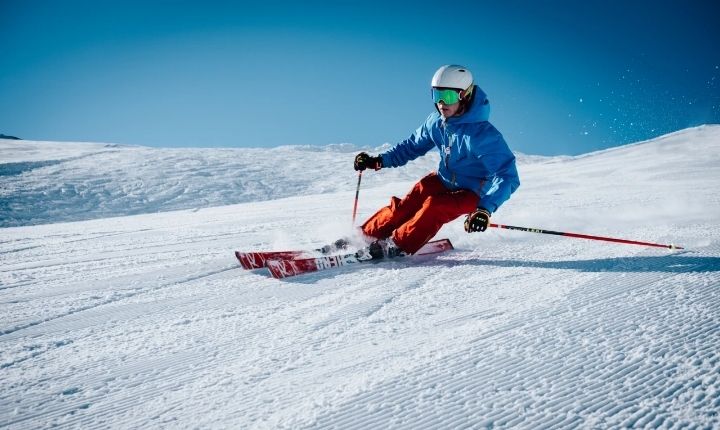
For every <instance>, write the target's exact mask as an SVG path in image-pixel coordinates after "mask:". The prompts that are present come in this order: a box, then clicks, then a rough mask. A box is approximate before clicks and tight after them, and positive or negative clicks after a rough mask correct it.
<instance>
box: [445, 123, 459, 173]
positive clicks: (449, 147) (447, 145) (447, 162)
mask: <svg viewBox="0 0 720 430" xmlns="http://www.w3.org/2000/svg"><path fill="white" fill-rule="evenodd" d="M442 127H443V141H444V142H443V143H445V145H444V149H445V168H446V169H447V170H448V172H450V173H451V174H452V178H451V179H450V183H451V184H452V185H453V186H455V187H456V186H457V184H456V183H455V172H454V171H452V170H450V151H451V150H452V144H453V141H452V136H450V137H448V135H447V124H446V123H445V122H443V124H442ZM448 140H449V141H450V143H448Z"/></svg>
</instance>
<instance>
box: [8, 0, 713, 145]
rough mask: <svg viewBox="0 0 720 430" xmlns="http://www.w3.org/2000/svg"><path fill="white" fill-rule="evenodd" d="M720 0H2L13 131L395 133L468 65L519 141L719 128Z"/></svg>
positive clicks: (170, 135) (612, 139)
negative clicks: (440, 71)
mask: <svg viewBox="0 0 720 430" xmlns="http://www.w3.org/2000/svg"><path fill="white" fill-rule="evenodd" d="M261 3H262V4H261ZM498 3H502V4H498ZM717 4H718V3H717V2H709V1H695V0H690V1H685V2H680V1H664V0H659V1H644V2H639V1H632V0H630V1H622V2H621V1H609V2H608V1H602V2H601V1H597V2H595V1H590V2H579V1H552V0H551V1H548V2H526V1H504V2H491V1H473V2H463V1H457V2H437V1H435V2H423V1H415V2H388V1H386V2H373V1H357V2H350V1H339V2H318V1H312V0H311V1H303V2H296V1H287V2H284V1H268V2H226V1H147V2H141V1H134V0H125V1H75V0H66V1H16V0H0V133H4V134H9V135H16V136H19V137H22V138H25V139H32V140H68V141H97V142H113V143H124V144H136V145H146V146H163V147H166V146H172V147H187V146H195V147H198V146H202V147H270V146H278V145H291V144H299V145H326V144H331V143H344V142H349V143H354V144H357V145H362V146H365V145H369V146H378V145H381V144H383V143H385V142H389V143H395V142H398V141H400V140H402V139H404V138H406V137H407V136H408V135H409V134H410V133H412V131H414V130H415V128H416V127H417V126H418V125H419V124H420V123H422V121H423V120H424V119H425V118H426V116H427V115H428V114H429V113H430V112H432V110H433V106H432V101H431V99H430V92H429V84H430V78H431V77H432V74H433V73H434V71H435V70H436V69H437V68H438V67H439V66H441V65H443V64H448V63H456V64H464V65H466V66H467V67H469V68H470V69H471V70H472V71H473V73H474V75H475V78H476V79H475V80H476V83H477V84H478V85H479V86H480V87H482V88H483V90H485V92H487V93H488V95H489V97H490V101H491V104H492V107H493V111H492V114H491V118H490V120H491V122H492V123H493V124H495V125H496V127H497V128H498V129H499V130H500V131H501V132H502V133H503V134H504V135H505V137H506V139H507V140H508V143H509V144H510V146H511V148H512V149H514V150H518V151H521V152H524V153H530V154H544V155H556V154H580V153H585V152H589V151H593V150H597V149H602V148H607V147H611V146H617V145H621V144H625V143H629V142H634V141H638V140H643V139H647V138H651V137H655V136H658V135H661V134H664V133H667V132H671V131H675V130H678V129H682V128H686V127H690V126H694V125H699V124H705V123H720V70H719V67H720V49H718V46H719V45H720V43H719V42H720V29H719V28H720V25H717V22H718V21H720V6H718V5H717Z"/></svg>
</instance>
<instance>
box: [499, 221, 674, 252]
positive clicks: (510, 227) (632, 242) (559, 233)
mask: <svg viewBox="0 0 720 430" xmlns="http://www.w3.org/2000/svg"><path fill="white" fill-rule="evenodd" d="M490 227H494V228H503V229H506V230H517V231H525V232H528V233H539V234H553V235H556V236H565V237H576V238H579V239H590V240H603V241H605V242H615V243H624V244H628V245H641V246H655V247H658V248H668V249H685V248H683V247H680V246H676V245H673V244H669V245H664V244H661V243H651V242H639V241H636V240H627V239H617V238H614V237H603V236H592V235H589V234H580V233H569V232H566V231H552V230H543V229H540V228H528V227H517V226H514V225H504V224H490Z"/></svg>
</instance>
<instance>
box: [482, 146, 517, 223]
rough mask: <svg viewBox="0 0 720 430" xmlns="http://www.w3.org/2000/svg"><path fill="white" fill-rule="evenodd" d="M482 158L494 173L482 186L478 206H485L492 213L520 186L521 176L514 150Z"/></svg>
mask: <svg viewBox="0 0 720 430" xmlns="http://www.w3.org/2000/svg"><path fill="white" fill-rule="evenodd" d="M482 158H483V164H484V165H485V166H486V167H487V168H488V170H490V171H492V172H494V174H493V175H492V176H491V177H489V178H487V179H486V180H485V182H484V183H483V185H482V186H481V187H480V192H479V196H480V200H479V202H478V208H483V209H485V210H487V211H488V212H489V213H490V214H492V213H493V212H495V211H497V210H498V208H499V207H500V206H501V205H502V204H503V203H505V201H507V199H509V198H510V195H511V194H512V193H513V192H515V190H517V188H518V187H519V186H520V177H519V176H518V172H517V167H516V166H515V156H514V155H513V154H512V152H509V151H508V153H502V152H501V153H491V154H486V155H484V156H483V157H482Z"/></svg>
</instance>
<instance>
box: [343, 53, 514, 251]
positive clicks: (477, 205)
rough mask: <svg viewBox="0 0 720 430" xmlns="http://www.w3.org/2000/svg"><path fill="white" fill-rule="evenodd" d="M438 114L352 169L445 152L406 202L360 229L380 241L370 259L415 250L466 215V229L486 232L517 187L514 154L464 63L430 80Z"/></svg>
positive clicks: (376, 167) (394, 164)
mask: <svg viewBox="0 0 720 430" xmlns="http://www.w3.org/2000/svg"><path fill="white" fill-rule="evenodd" d="M431 85H432V90H431V91H432V97H433V101H434V103H435V108H436V110H437V112H433V113H432V114H431V115H430V116H429V117H428V118H427V119H426V120H425V122H424V123H423V124H422V125H421V126H420V127H419V128H418V129H417V130H416V131H415V133H413V134H412V135H411V136H410V137H409V138H408V139H406V140H404V141H402V142H400V143H398V144H397V145H396V146H395V147H393V148H392V149H390V150H388V151H387V152H384V153H382V154H379V155H377V156H371V155H369V154H367V153H366V152H361V153H359V154H358V155H357V156H356V157H355V162H354V168H355V170H358V171H360V170H365V169H373V170H380V169H382V168H386V167H400V166H403V165H405V164H406V163H407V162H408V161H411V160H414V159H415V158H417V157H420V156H421V155H425V154H426V153H427V152H428V151H429V150H430V149H431V148H433V147H437V148H438V150H439V151H440V158H441V159H440V165H439V167H438V170H437V172H432V173H430V174H428V175H427V176H425V177H424V178H422V179H420V181H418V182H417V183H416V184H415V185H414V186H413V188H412V189H411V190H410V192H409V193H408V194H407V195H406V196H405V197H404V198H403V199H402V200H401V199H399V198H397V197H394V196H393V197H392V198H391V200H390V204H389V205H388V206H385V207H383V208H381V209H380V210H379V211H377V212H376V213H375V214H374V215H372V216H371V217H370V218H369V219H368V220H367V221H366V222H365V223H364V224H363V225H362V227H361V228H362V232H363V233H364V234H365V235H366V236H369V237H372V238H374V239H376V240H375V241H374V242H373V243H371V244H370V246H369V250H368V252H369V253H370V255H371V256H372V258H382V257H395V256H400V255H407V254H414V253H415V252H416V251H417V250H419V249H420V248H421V247H422V246H423V245H424V244H425V243H427V242H428V241H429V240H430V239H432V238H433V236H435V234H436V233H437V232H438V231H439V230H440V228H441V227H442V226H443V224H445V223H448V222H450V221H452V220H454V219H456V218H458V217H459V216H461V215H465V214H467V218H466V219H465V231H467V232H468V233H470V232H477V231H485V229H487V227H488V225H489V224H490V216H491V215H492V214H493V213H494V212H495V211H497V209H498V208H499V207H500V205H502V204H503V202H505V201H506V200H507V199H508V198H510V195H511V194H512V193H513V192H514V191H515V190H516V189H517V188H518V186H520V179H519V177H518V173H517V168H516V167H515V156H514V155H513V153H512V152H511V151H510V149H509V148H508V145H507V143H506V142H505V139H503V137H502V135H501V134H500V132H499V131H498V130H497V129H496V128H495V127H494V126H493V125H492V124H490V123H489V122H488V117H489V114H490V104H489V101H488V98H487V95H486V94H485V93H484V92H483V91H482V90H481V89H480V88H479V87H478V86H477V85H475V84H474V82H473V77H472V74H471V73H470V70H468V69H467V68H466V67H462V66H458V65H446V66H442V67H440V68H439V69H438V70H437V72H435V75H434V76H433V78H432V82H431Z"/></svg>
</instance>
